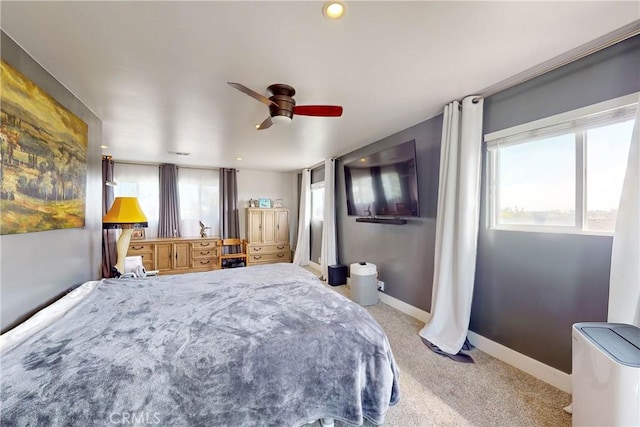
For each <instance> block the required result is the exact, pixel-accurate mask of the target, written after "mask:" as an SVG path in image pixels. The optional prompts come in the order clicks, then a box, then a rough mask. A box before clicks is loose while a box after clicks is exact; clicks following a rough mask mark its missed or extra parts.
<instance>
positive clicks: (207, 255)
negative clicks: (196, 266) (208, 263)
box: [191, 248, 218, 259]
mask: <svg viewBox="0 0 640 427" xmlns="http://www.w3.org/2000/svg"><path fill="white" fill-rule="evenodd" d="M217 257H218V248H209V249H193V251H192V252H191V258H193V259H213V258H217Z"/></svg>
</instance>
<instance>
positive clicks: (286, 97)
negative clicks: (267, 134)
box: [227, 82, 342, 130]
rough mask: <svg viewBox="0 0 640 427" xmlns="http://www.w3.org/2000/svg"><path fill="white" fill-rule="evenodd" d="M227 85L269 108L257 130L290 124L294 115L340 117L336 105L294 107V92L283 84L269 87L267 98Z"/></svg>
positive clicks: (246, 88) (248, 90)
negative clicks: (269, 94) (274, 125)
mask: <svg viewBox="0 0 640 427" xmlns="http://www.w3.org/2000/svg"><path fill="white" fill-rule="evenodd" d="M227 84H228V85H229V86H231V87H234V88H236V89H238V90H239V91H240V92H243V93H246V94H247V95H249V96H250V97H252V98H255V99H257V100H258V101H260V102H262V103H263V104H266V105H267V106H268V107H269V117H267V118H266V119H265V120H264V121H263V122H262V123H261V124H259V125H257V126H256V129H258V130H262V129H267V128H270V127H271V126H272V125H273V124H274V123H276V124H288V123H291V120H292V119H293V115H294V114H298V115H301V116H317V117H340V116H342V107H340V106H338V105H296V101H295V100H294V99H293V96H294V95H295V94H296V90H295V89H294V88H292V87H291V86H289V85H286V84H283V83H275V84H272V85H271V86H269V87H268V88H267V90H269V92H271V93H272V95H271V96H270V97H268V98H267V97H266V96H264V95H260V94H259V93H258V92H256V91H254V90H251V89H249V88H248V87H246V86H244V85H242V84H240V83H233V82H227Z"/></svg>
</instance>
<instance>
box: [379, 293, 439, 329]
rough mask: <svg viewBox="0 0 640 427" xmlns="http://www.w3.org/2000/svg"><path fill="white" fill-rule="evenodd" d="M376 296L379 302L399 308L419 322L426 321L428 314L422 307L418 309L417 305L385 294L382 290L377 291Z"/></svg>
mask: <svg viewBox="0 0 640 427" xmlns="http://www.w3.org/2000/svg"><path fill="white" fill-rule="evenodd" d="M378 296H379V297H380V301H381V302H383V303H385V304H387V305H389V306H391V307H393V308H395V309H397V310H400V311H401V312H403V313H404V314H408V315H409V316H411V317H413V318H414V319H418V320H420V321H421V322H426V321H427V319H428V318H429V316H430V314H429V312H428V311H424V310H422V309H419V308H418V307H414V306H412V305H410V304H407V303H406V302H404V301H400V300H399V299H397V298H394V297H392V296H390V295H387V294H385V293H384V292H378Z"/></svg>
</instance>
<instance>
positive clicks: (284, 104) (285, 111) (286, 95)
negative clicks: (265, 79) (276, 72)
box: [267, 83, 296, 119]
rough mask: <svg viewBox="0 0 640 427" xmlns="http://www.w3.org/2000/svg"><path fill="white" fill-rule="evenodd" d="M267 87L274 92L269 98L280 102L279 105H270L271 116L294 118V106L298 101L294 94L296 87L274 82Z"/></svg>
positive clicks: (277, 102)
mask: <svg viewBox="0 0 640 427" xmlns="http://www.w3.org/2000/svg"><path fill="white" fill-rule="evenodd" d="M267 89H268V90H269V92H271V93H272V94H273V95H272V96H270V97H269V99H270V100H272V101H273V102H275V103H276V104H278V106H277V107H276V106H275V105H270V106H269V113H270V115H271V117H276V116H285V117H288V118H289V119H293V107H294V106H295V105H296V101H295V100H294V99H293V98H292V96H294V95H295V94H296V91H295V89H294V88H292V87H291V86H289V85H285V84H282V83H276V84H272V85H271V86H269V87H268V88H267Z"/></svg>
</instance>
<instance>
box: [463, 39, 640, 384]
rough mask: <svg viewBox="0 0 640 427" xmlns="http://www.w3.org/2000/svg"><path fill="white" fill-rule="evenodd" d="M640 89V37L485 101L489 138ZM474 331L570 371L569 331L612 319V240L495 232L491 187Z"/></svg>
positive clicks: (484, 202)
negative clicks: (490, 222)
mask: <svg viewBox="0 0 640 427" xmlns="http://www.w3.org/2000/svg"><path fill="white" fill-rule="evenodd" d="M638 91H640V36H636V37H634V38H632V39H629V40H626V41H624V42H621V43H619V44H617V45H614V46H612V47H610V48H607V49H606V50H603V51H600V52H597V53H595V54H593V55H590V56H588V57H586V58H584V59H582V60H579V61H576V62H574V63H571V64H569V65H567V66H564V67H562V68H560V69H558V70H555V71H553V72H550V73H547V74H545V75H543V76H541V77H538V78H536V79H534V80H531V81H529V82H526V83H524V84H521V85H519V86H516V87H514V88H511V89H509V90H506V91H504V92H501V93H499V94H496V95H495V96H492V97H489V98H487V99H486V100H485V104H484V124H483V125H484V133H489V132H493V131H497V130H500V129H504V128H508V127H511V126H515V125H519V124H522V123H527V122H530V121H533V120H537V119H540V118H543V117H548V116H552V115H554V114H559V113H563V112H566V111H570V110H574V109H577V108H581V107H585V106H588V105H591V104H595V103H598V102H602V101H606V100H608V99H613V98H617V97H620V96H624V95H628V94H630V93H634V92H638ZM482 188H483V190H482V195H483V197H482V210H481V212H482V214H481V218H480V231H479V236H478V258H477V266H476V281H475V289H474V295H473V305H472V308H471V323H470V326H469V327H470V329H471V330H472V331H474V332H476V333H478V334H480V335H482V336H484V337H486V338H489V339H491V340H493V341H496V342H498V343H500V344H503V345H505V346H507V347H509V348H511V349H514V350H516V351H518V352H520V353H522V354H525V355H527V356H529V357H532V358H533V359H536V360H538V361H540V362H542V363H544V364H546V365H549V366H553V367H555V368H557V369H559V370H562V371H564V372H567V373H569V372H571V326H572V324H573V323H576V322H604V321H606V319H607V305H608V297H609V271H610V266H611V245H612V240H613V239H612V237H606V236H588V235H575V234H550V233H530V232H513V231H498V230H489V229H488V228H487V217H486V212H487V200H486V188H485V182H483V187H482Z"/></svg>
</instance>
